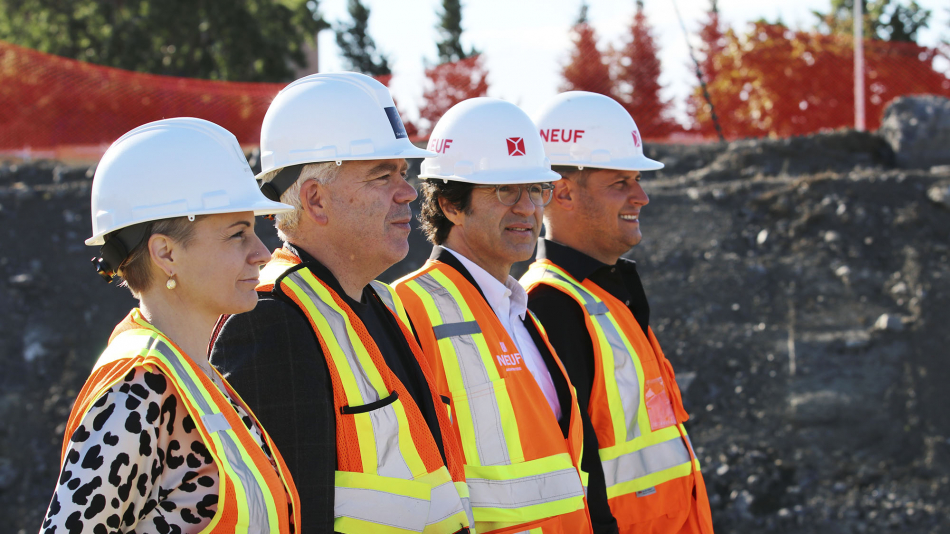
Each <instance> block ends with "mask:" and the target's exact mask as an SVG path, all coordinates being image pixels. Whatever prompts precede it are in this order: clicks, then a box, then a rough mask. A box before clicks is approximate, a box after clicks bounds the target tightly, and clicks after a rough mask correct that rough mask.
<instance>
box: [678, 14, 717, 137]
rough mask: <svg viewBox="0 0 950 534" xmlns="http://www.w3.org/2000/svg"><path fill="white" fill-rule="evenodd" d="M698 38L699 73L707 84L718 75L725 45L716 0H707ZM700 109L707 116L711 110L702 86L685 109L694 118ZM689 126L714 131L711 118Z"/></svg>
mask: <svg viewBox="0 0 950 534" xmlns="http://www.w3.org/2000/svg"><path fill="white" fill-rule="evenodd" d="M699 38H700V40H701V45H700V48H699V53H700V55H701V61H700V64H699V74H700V75H701V76H702V77H703V80H702V81H703V82H704V83H706V84H707V85H708V84H709V83H711V82H712V81H713V80H715V79H716V77H717V76H718V75H719V71H720V68H721V67H720V64H721V61H722V58H721V56H722V52H723V50H724V49H725V47H726V36H725V34H724V33H723V30H722V22H721V21H720V20H719V2H718V1H717V0H710V1H709V11H707V12H706V21H705V22H703V25H702V27H701V28H700V29H699ZM690 67H691V68H693V67H694V65H693V64H692V63H691V64H690ZM700 109H702V110H703V113H704V114H705V115H707V116H708V115H710V114H711V112H712V108H711V106H710V104H709V103H708V102H706V95H704V94H703V91H702V87H697V89H696V90H695V91H693V94H692V95H690V97H689V100H688V101H687V102H686V111H687V113H688V114H689V116H690V117H694V118H695V117H696V116H698V115H699V114H700V111H699V110H700ZM690 128H691V129H693V130H697V131H698V132H700V133H702V134H703V135H707V136H708V135H712V134H714V133H715V127H714V124H713V123H712V121H711V120H710V121H706V122H704V123H702V124H700V123H697V122H695V121H693V124H692V125H691V127H690Z"/></svg>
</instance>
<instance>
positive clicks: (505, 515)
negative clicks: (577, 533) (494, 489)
mask: <svg viewBox="0 0 950 534" xmlns="http://www.w3.org/2000/svg"><path fill="white" fill-rule="evenodd" d="M583 508H584V495H583V494H581V495H576V496H573V497H567V498H564V499H560V500H557V501H553V502H546V503H541V504H534V505H531V506H519V507H518V508H486V507H482V508H475V509H474V510H473V511H474V513H475V521H476V522H478V523H483V522H487V521H490V522H493V523H514V524H518V523H529V522H531V521H537V520H539V519H545V518H549V517H557V516H559V515H564V514H569V513H571V512H575V511H577V510H581V509H583ZM531 532H534V531H533V530H532V531H531Z"/></svg>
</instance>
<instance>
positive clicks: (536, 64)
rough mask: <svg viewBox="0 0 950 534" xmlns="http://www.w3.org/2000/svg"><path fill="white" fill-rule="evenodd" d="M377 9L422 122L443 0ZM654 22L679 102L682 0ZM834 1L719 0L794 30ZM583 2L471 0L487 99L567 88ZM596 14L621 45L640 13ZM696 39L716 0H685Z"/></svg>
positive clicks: (662, 3) (937, 35)
mask: <svg viewBox="0 0 950 534" xmlns="http://www.w3.org/2000/svg"><path fill="white" fill-rule="evenodd" d="M363 2H364V4H365V5H367V6H368V7H369V9H370V12H371V14H370V21H369V33H370V35H371V36H372V37H373V39H374V40H375V41H376V45H377V47H378V48H379V49H381V50H382V51H383V52H384V53H386V54H388V55H389V57H390V65H391V68H392V69H393V79H392V82H391V83H390V90H391V91H392V93H393V96H394V97H395V99H396V100H397V102H398V103H399V107H400V108H401V109H402V111H403V113H404V114H405V115H406V116H407V118H408V119H411V120H416V119H417V118H418V116H419V114H418V107H419V105H420V103H421V102H422V93H423V91H424V90H425V72H424V69H425V64H424V59H426V60H428V61H429V62H434V61H435V60H436V58H437V52H436V45H435V43H436V42H437V40H438V34H437V32H436V29H435V27H436V25H437V24H438V18H437V12H438V11H440V9H441V5H442V2H441V0H398V1H394V0H363ZM346 3H347V0H320V2H319V6H320V7H319V9H320V12H321V13H322V14H323V17H324V19H325V20H327V21H328V22H331V23H335V22H336V21H339V20H349V16H348V14H347V11H346ZM644 3H645V9H646V14H647V18H648V20H649V21H650V22H651V24H652V25H653V26H654V29H655V36H656V38H657V40H658V45H659V47H660V60H661V63H662V67H663V74H662V76H661V78H660V82H661V84H662V85H663V86H664V92H665V93H664V95H663V96H664V97H666V98H671V99H673V100H674V102H676V103H680V106H679V107H678V108H677V110H676V114H677V116H679V117H683V115H684V114H685V109H683V107H682V102H683V101H684V97H685V96H686V95H687V94H689V92H690V90H691V87H692V86H693V85H695V80H696V77H695V74H694V71H693V70H692V69H691V68H690V59H689V51H688V48H687V43H686V38H685V37H684V35H683V31H682V29H681V28H680V25H679V22H678V19H677V16H676V11H675V10H674V7H673V6H674V2H673V0H645V2H644ZM830 3H831V2H830V0H719V11H720V18H721V20H722V21H723V22H724V24H726V25H728V26H730V27H732V28H735V29H737V30H744V29H745V28H747V27H748V24H749V22H750V21H753V20H758V19H760V18H765V19H766V20H769V21H775V20H778V19H781V20H782V21H783V22H784V23H785V24H787V25H789V26H790V27H792V28H806V29H807V28H811V27H813V26H814V23H815V20H816V19H815V17H814V15H812V13H811V12H812V10H816V9H818V10H827V8H828V6H829V5H830ZM918 3H919V4H920V5H921V6H922V7H924V8H927V9H930V10H932V11H933V16H932V17H931V22H930V28H929V29H928V30H926V31H924V32H922V33H921V35H920V38H919V42H921V44H925V45H933V44H935V43H937V42H939V41H940V40H942V39H946V40H950V10H948V8H947V6H946V4H945V0H918ZM580 4H581V0H468V1H465V0H463V2H462V5H463V11H462V27H463V31H464V33H463V34H462V44H463V45H465V46H466V47H470V46H473V45H474V46H475V47H476V48H477V49H479V50H481V51H482V52H483V59H484V61H485V64H486V66H487V68H488V72H489V77H488V81H489V85H490V88H489V91H488V96H493V97H497V98H502V99H504V100H508V101H510V102H513V103H515V104H518V105H519V106H521V107H522V108H523V109H524V110H525V111H526V112H527V113H528V114H529V115H531V114H533V113H534V112H535V111H537V110H539V109H540V107H541V106H543V105H544V103H545V102H546V101H547V99H549V98H551V97H553V96H554V95H555V94H557V92H558V86H559V85H560V83H561V77H560V71H561V68H562V67H563V65H564V64H565V63H567V60H568V58H569V54H570V51H571V40H570V29H571V26H572V25H573V24H574V22H575V21H576V20H577V15H578V12H579V9H580ZM589 4H590V10H589V12H588V19H589V21H590V24H591V25H592V26H593V27H594V29H595V30H596V31H597V34H598V37H599V38H600V45H601V49H602V50H603V49H605V48H606V47H607V46H608V45H610V44H613V45H615V46H619V45H620V44H621V42H622V41H623V39H624V37H625V35H626V34H627V33H628V32H629V26H630V23H631V21H632V19H633V13H634V10H635V2H634V0H589ZM676 4H677V5H678V7H679V11H680V13H681V14H682V16H683V21H684V23H685V25H686V28H687V30H688V31H689V32H690V41H691V42H692V43H693V45H694V46H695V45H696V44H697V43H698V41H697V38H696V35H695V32H696V31H697V30H698V28H699V27H700V25H701V21H702V20H704V19H705V12H706V10H707V9H708V7H709V0H676ZM319 61H320V72H334V71H339V70H344V65H343V62H342V60H341V59H340V56H339V49H338V48H337V46H336V42H335V38H334V34H333V32H332V31H324V32H321V33H320V35H319Z"/></svg>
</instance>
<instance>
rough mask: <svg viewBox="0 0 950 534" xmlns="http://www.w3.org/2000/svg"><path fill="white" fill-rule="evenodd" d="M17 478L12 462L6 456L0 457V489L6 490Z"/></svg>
mask: <svg viewBox="0 0 950 534" xmlns="http://www.w3.org/2000/svg"><path fill="white" fill-rule="evenodd" d="M16 478H17V470H16V468H15V467H13V462H11V461H10V460H9V459H7V458H0V491H6V490H7V489H9V488H10V487H11V486H13V483H14V482H15V481H16Z"/></svg>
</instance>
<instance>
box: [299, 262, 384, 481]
mask: <svg viewBox="0 0 950 534" xmlns="http://www.w3.org/2000/svg"><path fill="white" fill-rule="evenodd" d="M282 284H283V285H284V286H286V287H287V288H288V289H289V290H290V291H292V292H293V293H294V295H296V296H297V301H298V302H300V303H301V304H302V305H303V307H304V308H306V310H305V311H306V312H307V316H308V317H310V318H311V319H312V320H313V322H314V324H315V326H316V328H317V330H318V331H319V334H320V337H321V338H322V339H324V340H325V342H324V345H325V346H326V349H327V351H329V353H330V358H331V359H332V360H333V361H334V362H336V364H337V365H336V367H337V375H339V377H340V382H341V385H342V386H343V393H344V395H345V396H346V399H347V402H348V403H349V404H367V403H369V402H372V401H374V400H375V399H370V400H366V399H364V398H363V394H362V392H361V391H360V388H359V385H358V384H357V383H356V377H355V376H354V375H353V372H352V371H350V372H347V370H348V369H349V367H350V364H349V362H348V361H347V358H346V355H345V354H343V349H342V347H340V344H339V343H332V342H330V341H331V340H335V339H336V335H335V334H334V332H333V329H332V328H330V325H329V324H327V322H326V320H325V319H324V318H323V314H321V313H320V312H319V311H318V310H317V308H316V306H315V305H314V303H313V302H312V301H311V299H310V298H309V297H308V296H307V294H306V293H305V292H304V291H303V289H302V288H301V287H300V286H299V285H297V283H296V282H294V281H293V280H292V279H291V278H290V277H286V278H284V279H283V281H282ZM308 285H311V286H312V284H308ZM316 285H318V286H320V287H321V288H322V287H323V286H322V285H321V284H320V283H319V282H316ZM313 289H314V291H316V290H317V288H316V287H313ZM318 298H319V297H318ZM331 300H332V298H331ZM341 367H342V368H341ZM373 367H374V368H375V366H373ZM375 389H376V391H377V393H378V392H379V388H375ZM383 389H385V388H383ZM387 396H389V392H386V393H385V394H382V395H381V396H380V397H379V398H381V399H382V398H385V397H387ZM354 401H358V402H354ZM353 422H354V425H355V426H356V436H357V443H359V446H360V460H361V463H362V465H363V470H364V471H366V472H368V473H372V474H375V473H376V469H377V463H378V459H377V456H376V439H375V438H374V434H375V433H374V432H373V423H372V421H371V420H370V417H369V413H368V412H367V413H358V414H354V417H353Z"/></svg>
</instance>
